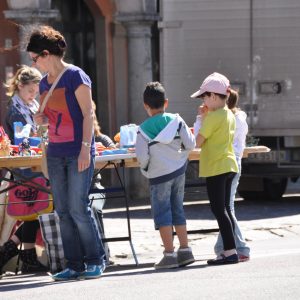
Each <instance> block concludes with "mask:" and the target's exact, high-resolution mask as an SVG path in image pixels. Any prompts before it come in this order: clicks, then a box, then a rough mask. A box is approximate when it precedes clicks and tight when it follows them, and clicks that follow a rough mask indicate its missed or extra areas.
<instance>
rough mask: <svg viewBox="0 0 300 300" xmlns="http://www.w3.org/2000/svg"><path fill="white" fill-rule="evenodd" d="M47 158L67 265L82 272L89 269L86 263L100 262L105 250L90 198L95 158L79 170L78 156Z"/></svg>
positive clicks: (95, 263)
mask: <svg viewBox="0 0 300 300" xmlns="http://www.w3.org/2000/svg"><path fill="white" fill-rule="evenodd" d="M47 161H48V171H49V177H50V184H51V190H52V193H53V199H54V208H55V210H56V212H57V214H58V216H59V219H60V228H61V235H62V242H63V248H64V253H65V258H66V260H67V267H68V268H71V269H73V270H75V271H77V272H81V271H84V270H85V264H84V263H86V264H87V265H100V264H101V263H102V260H103V257H104V254H105V252H104V250H103V245H102V242H101V240H100V238H99V236H98V232H97V227H96V223H95V221H94V219H93V218H92V217H91V210H90V207H89V199H88V192H89V189H90V185H91V181H92V176H93V172H94V164H95V161H94V158H92V159H91V165H90V167H89V168H88V169H86V170H84V171H83V172H78V159H77V157H47Z"/></svg>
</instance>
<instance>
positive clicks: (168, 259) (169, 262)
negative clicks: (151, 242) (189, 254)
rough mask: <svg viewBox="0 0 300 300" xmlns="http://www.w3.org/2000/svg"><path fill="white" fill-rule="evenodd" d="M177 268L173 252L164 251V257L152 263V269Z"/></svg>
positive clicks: (175, 256) (175, 255)
mask: <svg viewBox="0 0 300 300" xmlns="http://www.w3.org/2000/svg"><path fill="white" fill-rule="evenodd" d="M173 268H178V262H177V254H176V253H175V252H173V253H164V257H163V258H162V259H161V261H160V262H159V263H156V264H154V269H156V270H159V269H173Z"/></svg>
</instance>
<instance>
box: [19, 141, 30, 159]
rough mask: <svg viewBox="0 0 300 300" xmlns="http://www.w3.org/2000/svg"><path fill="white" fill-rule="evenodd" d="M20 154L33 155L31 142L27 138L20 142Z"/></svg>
mask: <svg viewBox="0 0 300 300" xmlns="http://www.w3.org/2000/svg"><path fill="white" fill-rule="evenodd" d="M19 155H20V156H31V149H30V143H29V140H28V139H27V138H25V139H23V141H22V143H20V144H19Z"/></svg>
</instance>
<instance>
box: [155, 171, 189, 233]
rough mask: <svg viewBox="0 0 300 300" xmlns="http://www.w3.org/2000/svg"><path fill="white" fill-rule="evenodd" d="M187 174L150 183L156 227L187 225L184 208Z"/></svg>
mask: <svg viewBox="0 0 300 300" xmlns="http://www.w3.org/2000/svg"><path fill="white" fill-rule="evenodd" d="M184 184H185V174H182V175H180V176H178V177H176V178H174V179H171V180H169V181H167V182H163V183H160V184H154V185H150V199H151V210H152V215H153V218H154V224H155V229H159V227H162V226H173V225H185V224H186V219H185V215H184V210H183V197H184Z"/></svg>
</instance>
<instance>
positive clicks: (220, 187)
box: [206, 172, 236, 250]
mask: <svg viewBox="0 0 300 300" xmlns="http://www.w3.org/2000/svg"><path fill="white" fill-rule="evenodd" d="M235 174H236V173H233V172H229V173H224V174H221V175H217V176H211V177H207V178H206V186H207V193H208V198H209V201H210V206H211V210H212V212H213V214H214V215H215V217H216V219H217V222H218V225H219V229H220V233H221V236H222V239H223V246H224V250H230V249H235V248H236V246H235V241H234V234H233V232H234V222H233V218H232V214H231V211H230V207H229V203H230V192H231V183H232V180H233V177H234V175H235Z"/></svg>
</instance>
